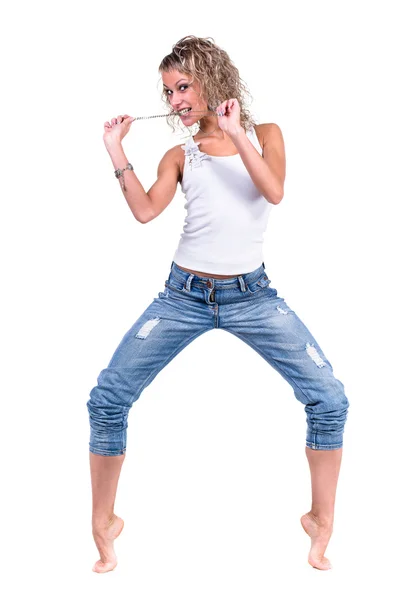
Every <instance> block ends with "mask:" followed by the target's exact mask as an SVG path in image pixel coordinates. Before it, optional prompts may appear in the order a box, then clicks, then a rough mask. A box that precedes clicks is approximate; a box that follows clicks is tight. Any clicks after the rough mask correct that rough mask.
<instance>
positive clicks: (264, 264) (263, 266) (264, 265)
mask: <svg viewBox="0 0 400 600" xmlns="http://www.w3.org/2000/svg"><path fill="white" fill-rule="evenodd" d="M263 267H264V269H265V264H264V261H263Z"/></svg>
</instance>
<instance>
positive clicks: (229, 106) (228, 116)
mask: <svg viewBox="0 0 400 600" xmlns="http://www.w3.org/2000/svg"><path fill="white" fill-rule="evenodd" d="M215 111H216V113H217V118H218V126H219V127H220V128H221V129H222V131H225V133H227V134H228V135H235V134H237V133H239V131H240V130H241V129H242V126H241V124H240V105H239V102H238V101H237V100H236V98H230V99H229V100H225V102H222V103H221V104H219V105H218V106H217V108H216V109H215ZM218 113H219V114H221V113H222V116H219V114H218Z"/></svg>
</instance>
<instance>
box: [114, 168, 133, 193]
mask: <svg viewBox="0 0 400 600" xmlns="http://www.w3.org/2000/svg"><path fill="white" fill-rule="evenodd" d="M127 169H128V171H133V170H134V169H133V167H132V165H131V163H128V164H127V165H126V167H124V168H123V169H116V170H115V171H114V175H115V177H116V178H117V179H119V178H120V177H122V189H123V190H124V192H126V187H125V179H124V171H126V170H127Z"/></svg>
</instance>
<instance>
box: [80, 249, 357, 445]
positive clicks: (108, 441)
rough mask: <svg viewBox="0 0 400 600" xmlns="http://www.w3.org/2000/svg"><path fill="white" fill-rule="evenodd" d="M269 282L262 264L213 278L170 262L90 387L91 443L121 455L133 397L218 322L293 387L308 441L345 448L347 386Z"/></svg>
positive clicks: (308, 442) (307, 442)
mask: <svg viewBox="0 0 400 600" xmlns="http://www.w3.org/2000/svg"><path fill="white" fill-rule="evenodd" d="M270 283H271V280H270V279H269V278H268V275H267V273H266V271H265V265H264V263H263V264H262V265H260V267H258V268H257V269H255V270H254V271H252V272H250V273H245V274H243V275H238V276H237V277H230V278H229V279H216V278H207V277H199V276H197V275H195V274H193V273H188V272H186V271H183V269H180V268H179V267H178V266H177V265H176V264H175V262H174V261H172V264H171V269H170V273H169V276H168V279H167V280H166V281H165V287H164V290H163V291H162V292H159V293H158V297H157V298H154V300H153V301H152V303H151V304H150V305H149V306H148V307H147V308H146V310H145V311H144V312H143V314H142V315H141V316H140V317H139V318H138V319H137V320H136V321H135V323H134V324H133V325H132V327H131V328H130V329H129V330H128V331H127V332H126V333H125V335H124V336H123V338H122V340H121V342H120V343H119V345H118V347H117V348H116V350H115V352H114V354H113V356H112V357H111V360H110V362H109V364H108V366H107V367H106V368H105V369H103V370H102V371H101V372H100V374H99V376H98V378H97V385H96V386H95V387H94V388H93V389H92V390H91V391H90V398H89V400H88V402H87V404H86V406H87V409H88V412H89V422H90V441H89V450H90V451H91V452H93V453H95V454H101V455H103V456H118V455H120V454H123V453H124V452H125V450H126V441H127V426H128V413H129V410H130V408H131V406H132V404H133V402H135V401H136V400H137V399H138V398H139V396H140V394H141V393H142V391H143V390H144V388H145V387H147V386H148V385H149V384H150V383H151V382H152V381H153V379H154V378H155V377H156V375H157V373H159V372H160V371H161V369H163V368H164V367H165V366H166V365H167V364H168V363H169V362H170V361H171V360H172V359H173V358H174V356H176V355H177V354H179V352H181V350H183V349H184V348H185V347H186V346H187V345H188V344H190V342H192V341H193V340H194V339H196V338H197V337H198V336H199V335H201V334H202V333H206V332H207V331H210V330H212V329H214V328H220V329H224V330H225V331H228V332H229V333H232V334H233V335H235V336H237V337H238V338H239V339H241V340H243V341H244V342H246V344H248V345H249V346H251V348H253V349H254V350H255V351H256V352H258V353H259V354H260V355H261V356H262V357H263V358H264V359H265V360H266V361H267V362H268V363H269V364H270V365H271V366H272V367H273V368H274V369H275V370H276V371H278V373H280V374H281V375H282V377H284V379H285V380H286V381H287V382H288V383H289V384H290V385H291V386H292V388H293V391H294V395H295V397H296V398H297V400H299V401H300V402H302V403H303V404H304V409H305V412H306V420H307V433H306V442H305V443H306V446H308V447H309V448H313V449H315V450H333V449H336V448H341V447H342V445H343V431H344V425H345V422H346V420H347V411H348V406H349V401H348V399H347V397H346V395H345V392H344V386H343V384H342V383H341V382H340V381H339V380H338V379H337V378H336V377H335V376H334V374H333V370H332V365H331V363H330V362H329V360H328V359H327V357H326V356H325V354H324V352H323V351H322V349H321V347H320V346H319V345H318V343H317V342H316V340H315V339H314V337H313V336H312V335H311V333H310V332H309V330H308V329H307V327H306V326H305V325H304V323H303V322H302V321H301V320H300V319H299V317H298V316H297V315H296V313H295V312H294V310H293V309H292V308H290V306H288V304H287V303H286V302H285V300H284V298H282V297H280V296H278V293H277V290H276V289H275V288H273V287H271V286H270Z"/></svg>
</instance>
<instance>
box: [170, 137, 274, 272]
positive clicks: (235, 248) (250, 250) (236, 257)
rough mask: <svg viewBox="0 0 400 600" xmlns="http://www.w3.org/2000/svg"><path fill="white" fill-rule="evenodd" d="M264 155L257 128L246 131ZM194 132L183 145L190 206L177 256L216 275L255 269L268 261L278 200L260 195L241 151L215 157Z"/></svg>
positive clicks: (183, 185) (186, 264)
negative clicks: (267, 240) (267, 242)
mask: <svg viewBox="0 0 400 600" xmlns="http://www.w3.org/2000/svg"><path fill="white" fill-rule="evenodd" d="M246 135H247V136H248V138H249V139H250V140H251V142H252V143H253V145H254V146H255V148H256V149H257V151H258V152H259V154H262V148H261V145H260V143H259V141H258V138H257V134H256V132H255V129H254V127H253V128H252V129H251V130H249V131H247V132H246ZM199 144H200V142H195V141H194V139H193V136H191V137H190V138H189V139H188V140H187V142H186V144H185V145H183V146H181V148H182V149H183V150H184V151H185V164H184V170H183V179H182V182H181V189H182V192H183V193H184V195H185V200H186V202H185V205H184V208H185V209H186V210H187V214H186V217H185V222H184V225H183V233H181V237H180V240H179V244H178V247H177V249H176V251H175V254H174V258H173V260H174V261H175V262H176V263H177V264H178V265H181V266H182V267H185V268H187V269H192V270H194V271H202V272H204V273H215V274H216V275H235V274H238V273H239V274H241V273H249V272H250V271H254V269H256V268H257V267H259V266H260V265H261V264H262V263H263V243H264V232H265V230H266V227H267V222H268V217H269V213H270V211H271V208H272V206H273V204H271V203H270V202H268V201H267V200H266V199H265V198H264V196H262V195H261V194H260V192H259V191H258V189H257V188H256V186H255V185H254V183H253V180H252V179H251V177H250V175H249V172H248V171H247V169H246V167H245V166H244V163H243V161H242V158H241V156H240V154H235V155H233V156H210V155H209V154H206V153H205V152H201V151H200V150H199V147H198V146H199Z"/></svg>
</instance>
